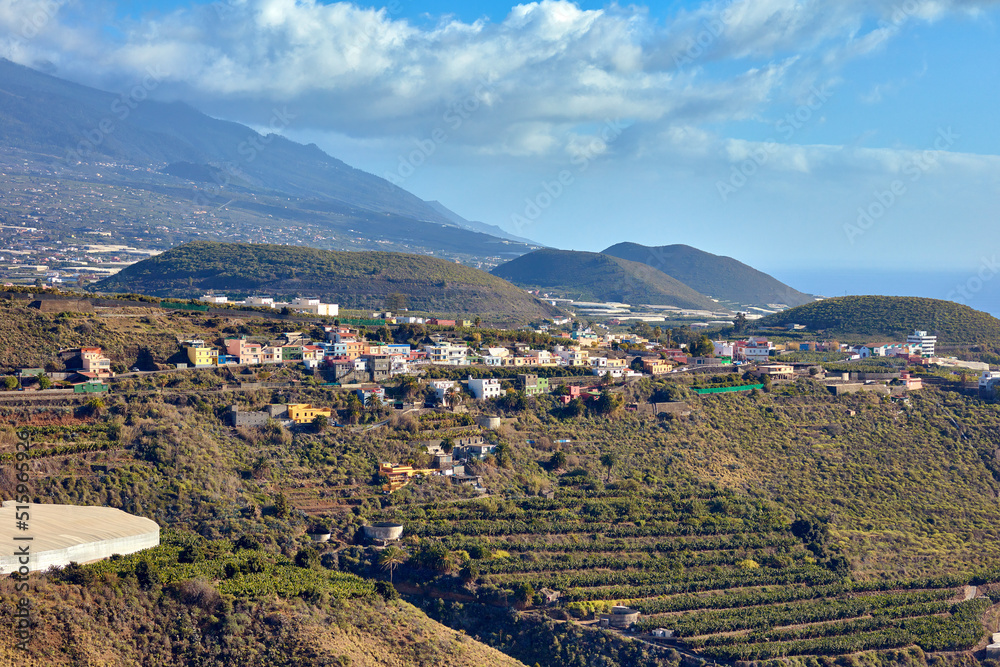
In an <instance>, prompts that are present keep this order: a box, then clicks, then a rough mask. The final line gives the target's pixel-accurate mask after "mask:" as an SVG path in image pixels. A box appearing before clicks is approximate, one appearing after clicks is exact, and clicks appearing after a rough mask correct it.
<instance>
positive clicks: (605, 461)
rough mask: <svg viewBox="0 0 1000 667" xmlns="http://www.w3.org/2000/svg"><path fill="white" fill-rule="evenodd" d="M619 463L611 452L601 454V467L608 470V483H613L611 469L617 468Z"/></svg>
mask: <svg viewBox="0 0 1000 667" xmlns="http://www.w3.org/2000/svg"><path fill="white" fill-rule="evenodd" d="M617 462H618V459H617V458H616V457H615V455H614V454H612V453H611V452H606V453H604V454H601V465H602V466H604V467H605V468H607V469H608V478H607V481H608V482H610V481H611V469H612V468H614V467H615V463H617Z"/></svg>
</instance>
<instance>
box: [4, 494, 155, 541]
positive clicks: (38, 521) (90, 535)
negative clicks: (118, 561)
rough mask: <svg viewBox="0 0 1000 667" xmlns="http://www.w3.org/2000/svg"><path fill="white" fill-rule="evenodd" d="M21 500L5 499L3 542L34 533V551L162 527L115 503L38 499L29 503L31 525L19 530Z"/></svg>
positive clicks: (143, 532)
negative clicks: (62, 502) (43, 501)
mask: <svg viewBox="0 0 1000 667" xmlns="http://www.w3.org/2000/svg"><path fill="white" fill-rule="evenodd" d="M17 504H18V503H17V502H16V501H13V500H5V501H3V506H2V507H0V543H3V544H15V542H14V538H15V537H30V538H32V540H31V542H30V544H31V552H32V553H34V554H38V553H42V552H45V551H55V550H57V549H65V548H66V547H71V546H75V545H78V544H87V543H90V542H99V541H103V540H113V539H118V538H126V537H134V536H136V535H145V534H147V533H152V532H154V531H155V532H159V530H160V526H159V524H157V523H156V522H155V521H153V520H151V519H146V518H143V517H141V516H135V515H134V514H129V513H127V512H123V511H122V510H120V509H115V508H114V507H94V506H84V505H53V504H35V503H27V505H28V510H27V512H28V516H29V518H28V520H27V524H28V529H27V530H18V528H17V518H16V517H15V511H16V508H15V506H16V505H17Z"/></svg>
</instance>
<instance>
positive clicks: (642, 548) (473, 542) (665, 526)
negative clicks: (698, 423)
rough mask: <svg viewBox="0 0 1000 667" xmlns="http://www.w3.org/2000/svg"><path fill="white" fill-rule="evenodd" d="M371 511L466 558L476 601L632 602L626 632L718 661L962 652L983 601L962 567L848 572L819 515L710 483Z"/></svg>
mask: <svg viewBox="0 0 1000 667" xmlns="http://www.w3.org/2000/svg"><path fill="white" fill-rule="evenodd" d="M384 518H387V519H388V518H392V519H395V520H402V521H403V522H404V523H405V524H406V525H407V526H408V527H409V526H412V530H411V533H412V534H415V535H416V536H417V537H419V538H422V547H421V550H422V551H429V550H431V549H432V547H431V546H429V545H433V544H435V543H437V544H438V548H440V547H444V549H445V550H446V552H447V553H450V554H452V555H454V554H459V558H460V559H462V558H466V557H467V558H468V562H467V563H466V565H465V567H466V568H467V570H466V571H465V578H466V579H469V580H471V581H472V583H471V585H470V588H474V589H475V590H476V591H477V592H478V593H479V595H480V597H482V598H487V597H491V596H492V597H496V596H497V595H504V594H506V595H507V596H508V598H509V599H516V598H517V596H518V595H520V596H521V597H522V598H524V597H526V594H525V593H524V591H525V590H528V591H531V592H534V591H537V590H539V589H541V588H543V587H544V588H552V589H556V590H558V591H560V592H561V594H562V595H561V598H560V600H559V602H558V603H557V604H556V605H555V606H549V607H544V610H545V611H546V612H547V613H550V614H553V615H556V616H558V615H560V614H566V613H568V614H570V615H572V616H573V617H575V618H576V619H580V620H585V619H589V618H593V617H594V615H595V614H597V613H601V612H603V611H605V610H606V609H607V608H609V607H610V606H612V605H614V604H625V605H628V606H630V607H632V608H634V609H637V610H639V611H641V612H642V616H641V617H640V619H641V620H640V623H639V628H638V629H640V630H642V631H648V630H651V629H653V628H660V627H662V628H668V629H671V630H673V631H674V632H675V636H676V637H677V638H678V640H677V641H679V643H680V645H682V646H684V647H685V648H687V649H689V650H692V651H694V652H697V653H699V654H702V655H704V656H706V657H711V658H715V659H721V660H756V659H768V658H775V657H783V656H814V655H815V656H819V655H842V654H848V653H854V652H858V651H865V650H879V649H895V648H902V647H908V646H919V647H920V648H921V649H923V650H925V651H951V650H965V649H969V648H972V647H974V646H975V645H976V644H977V643H978V642H979V641H980V639H981V638H982V637H984V636H985V629H984V627H983V625H982V622H981V619H982V617H983V615H984V614H985V612H986V611H987V609H989V608H990V607H991V606H992V604H993V603H992V601H991V600H990V599H989V598H988V597H984V596H983V595H984V594H983V590H984V589H983V588H982V587H981V588H979V589H968V590H969V591H971V592H972V593H973V594H974V595H979V597H973V598H972V599H968V600H966V599H964V598H965V597H966V589H965V588H964V587H965V585H966V584H968V583H970V581H971V579H972V578H970V577H967V576H961V575H950V576H942V577H938V578H922V579H912V580H905V581H898V580H897V581H893V580H868V581H854V580H852V579H851V578H850V572H849V571H848V565H847V561H846V560H845V559H843V558H842V557H841V556H840V555H839V554H838V553H837V551H836V548H835V547H832V546H831V545H830V540H829V538H828V536H827V535H826V533H825V530H824V527H823V526H822V525H821V524H819V523H818V522H814V521H809V520H799V521H796V522H794V523H791V524H790V523H789V522H788V521H787V519H785V518H784V517H783V516H782V514H781V513H780V512H779V511H778V510H777V509H776V508H775V507H773V506H772V505H770V504H769V503H767V502H765V501H758V500H755V499H751V498H747V497H745V496H740V495H737V494H735V493H733V492H729V491H723V490H718V489H716V488H714V487H712V486H699V485H685V484H684V483H682V482H678V484H677V488H675V489H665V490H663V491H661V492H657V493H642V492H636V491H635V490H633V489H629V490H628V491H625V490H615V489H608V490H604V491H583V490H580V489H574V488H562V489H560V490H559V492H557V494H556V496H555V498H552V499H543V498H527V499H521V500H516V501H513V500H506V501H505V500H495V499H489V498H487V499H481V500H478V501H473V502H469V503H462V504H456V503H427V504H422V505H411V506H409V507H407V508H405V509H396V510H394V511H392V512H386V513H385V515H384ZM408 530H410V528H408ZM416 557H417V558H418V560H420V559H421V556H420V552H417V556H416ZM423 561H424V562H426V558H423ZM997 580H1000V572H991V573H981V574H980V575H979V576H978V577H976V578H975V581H974V583H979V584H985V583H989V582H992V581H997ZM534 603H535V605H537V606H538V607H539V608H543V607H542V605H541V602H540V600H539V599H537V598H536V599H535V600H534ZM560 610H561V611H560ZM671 643H674V642H671ZM674 645H676V643H674Z"/></svg>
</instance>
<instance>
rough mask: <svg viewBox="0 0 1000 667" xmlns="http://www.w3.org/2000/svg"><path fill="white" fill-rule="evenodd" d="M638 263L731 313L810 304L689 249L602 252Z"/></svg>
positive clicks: (756, 274)
mask: <svg viewBox="0 0 1000 667" xmlns="http://www.w3.org/2000/svg"><path fill="white" fill-rule="evenodd" d="M601 252H602V253H604V254H606V255H612V256H615V257H620V258H622V259H628V260H631V261H633V262H641V263H643V264H646V265H647V266H650V267H653V268H655V269H658V270H660V271H662V272H663V273H665V274H667V275H668V276H671V277H673V278H675V279H676V280H678V281H680V282H682V283H684V284H685V285H687V286H688V287H690V288H691V289H693V290H696V291H698V292H701V293H702V294H705V295H706V296H709V297H711V298H713V299H718V300H720V301H722V302H725V303H726V304H727V305H730V306H731V307H733V308H734V309H739V307H740V306H767V305H769V304H784V305H787V306H799V305H802V304H804V303H809V302H810V301H812V300H813V297H811V296H810V295H808V294H805V293H803V292H799V291H798V290H796V289H794V288H792V287H789V286H788V285H786V284H784V283H782V282H781V281H779V280H777V279H776V278H774V277H772V276H770V275H768V274H766V273H764V272H763V271H760V270H758V269H755V268H753V267H752V266H749V265H747V264H744V263H743V262H740V261H739V260H736V259H733V258H732V257H726V256H724V255H714V254H712V253H709V252H705V251H704V250H699V249H698V248H694V247H691V246H688V245H682V244H674V245H667V246H644V245H641V244H639V243H631V242H622V243H616V244H615V245H613V246H611V247H609V248H606V249H604V250H602V251H601Z"/></svg>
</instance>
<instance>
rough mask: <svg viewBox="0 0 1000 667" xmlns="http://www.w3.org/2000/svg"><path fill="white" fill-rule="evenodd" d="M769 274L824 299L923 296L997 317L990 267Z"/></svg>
mask: <svg viewBox="0 0 1000 667" xmlns="http://www.w3.org/2000/svg"><path fill="white" fill-rule="evenodd" d="M769 273H770V274H771V275H772V276H774V277H775V278H777V279H778V280H780V281H782V282H783V283H786V284H788V285H790V286H792V287H794V288H795V289H797V290H800V291H802V292H807V293H809V294H818V295H822V296H826V297H831V296H844V295H847V294H884V295H887V296H923V297H928V298H931V299H946V300H949V301H955V302H957V303H961V304H964V305H966V306H969V307H970V308H975V309H976V310H982V311H985V312H987V313H989V314H991V315H993V316H994V317H1000V273H998V274H997V275H993V274H992V270H991V268H990V267H985V266H984V267H981V268H980V267H977V268H974V269H970V270H969V271H964V272H963V271H921V272H916V271H857V270H851V269H830V270H824V271H820V270H814V269H799V270H787V271H773V272H769ZM983 278H985V280H984V279H983ZM962 290H964V291H965V294H964V295H963V294H962Z"/></svg>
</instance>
